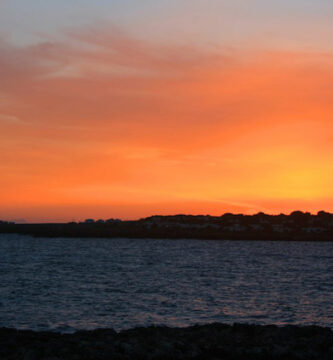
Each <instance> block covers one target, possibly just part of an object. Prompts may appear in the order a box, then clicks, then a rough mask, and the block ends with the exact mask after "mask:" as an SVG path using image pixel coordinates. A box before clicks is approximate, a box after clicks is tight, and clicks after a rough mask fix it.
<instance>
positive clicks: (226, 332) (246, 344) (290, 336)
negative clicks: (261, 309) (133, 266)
mask: <svg viewBox="0 0 333 360" xmlns="http://www.w3.org/2000/svg"><path fill="white" fill-rule="evenodd" d="M0 358H1V359H3V360H6V359H17V360H20V359H22V360H42V359H43V360H60V359H77V360H85V359H86V360H88V359H91V360H99V359H100V360H102V359H113V360H129V359H138V360H140V359H142V360H143V359H147V360H148V359H151V360H153V359H156V360H158V359H161V360H162V359H163V360H171V359H174V360H176V359H196V360H199V359H202V360H218V359H225V360H229V359H230V360H231V359H233V360H237V359H239V360H252V359H253V360H254V359H255V360H261V359H262V360H264V359H265V360H267V359H272V360H273V359H275V360H303V359H304V360H305V359H306V360H311V359H316V360H332V359H333V331H332V330H331V329H329V328H322V327H317V326H307V327H298V326H286V327H277V326H274V325H269V326H260V325H245V324H234V325H224V324H218V323H215V324H210V325H196V326H191V327H187V328H168V327H161V326H156V327H147V328H135V329H132V330H125V331H122V332H119V333H117V332H115V331H114V330H112V329H99V330H93V331H78V332H76V333H74V334H59V333H54V332H33V331H27V330H14V329H6V328H2V329H0Z"/></svg>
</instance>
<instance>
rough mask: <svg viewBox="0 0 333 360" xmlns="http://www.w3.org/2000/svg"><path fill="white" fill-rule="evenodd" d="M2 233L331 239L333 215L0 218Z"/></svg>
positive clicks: (39, 235) (92, 236)
mask: <svg viewBox="0 0 333 360" xmlns="http://www.w3.org/2000/svg"><path fill="white" fill-rule="evenodd" d="M0 233H17V234H22V235H31V236H37V237H70V238H73V237H77V238H135V239H202V240H248V241H251V240H256V241H258V240H262V241H265V240H266V241H275V240H276V241H333V214H331V213H328V212H325V211H319V212H318V213H317V214H316V215H313V214H310V213H303V212H301V211H294V212H292V213H291V214H290V215H284V214H280V215H267V214H264V213H258V214H255V215H243V214H229V213H227V214H224V215H222V216H219V217H218V216H209V215H171V216H159V215H156V216H151V217H148V218H144V219H139V220H133V221H122V220H119V219H108V220H97V221H95V220H93V219H87V220H85V221H84V222H79V223H76V222H70V223H50V224H47V223H44V224H15V223H10V222H5V221H0Z"/></svg>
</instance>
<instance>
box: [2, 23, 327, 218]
mask: <svg viewBox="0 0 333 360" xmlns="http://www.w3.org/2000/svg"><path fill="white" fill-rule="evenodd" d="M332 60H333V54H332V53H329V52H319V51H305V50H304V51H301V50H297V51H289V50H288V51H287V50H283V51H282V50H281V51H278V50H270V51H268V50H258V49H257V50H255V49H252V50H250V49H247V50H244V49H243V50H239V49H233V48H223V47H218V48H217V47H214V48H211V49H207V48H202V47H201V48H200V47H199V46H198V47H194V46H172V45H170V44H168V45H166V44H164V45H161V44H157V43H154V42H153V41H152V42H147V41H143V40H139V39H136V38H135V37H131V36H128V35H126V34H124V33H122V32H120V31H116V30H115V29H113V30H112V31H107V30H105V29H104V30H98V31H97V30H95V31H88V30H81V31H79V30H76V31H71V32H69V33H67V39H66V40H62V41H60V40H52V41H47V42H44V43H41V44H35V45H33V44H31V45H25V46H20V47H19V46H15V45H13V44H10V43H9V42H6V41H4V40H2V41H0V79H1V87H0V172H1V177H0V199H1V201H0V219H1V218H2V219H19V218H24V219H26V220H27V221H67V220H72V219H75V220H78V219H83V218H86V217H95V218H110V217H121V218H139V217H143V216H148V215H152V214H172V213H195V214H198V213H204V214H206V213H209V214H222V213H224V212H229V211H232V212H244V213H254V212H258V211H265V212H268V213H279V212H290V211H292V210H295V209H300V210H306V211H312V212H316V211H318V210H322V209H324V210H327V211H333V201H332V200H333V188H332V186H331V185H332V177H333V121H332V118H333V61H332Z"/></svg>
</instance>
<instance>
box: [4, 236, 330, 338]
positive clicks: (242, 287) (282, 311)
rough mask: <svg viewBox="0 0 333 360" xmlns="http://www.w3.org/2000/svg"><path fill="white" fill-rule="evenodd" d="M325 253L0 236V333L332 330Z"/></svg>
mask: <svg viewBox="0 0 333 360" xmlns="http://www.w3.org/2000/svg"><path fill="white" fill-rule="evenodd" d="M332 260H333V243H309V242H298V243H297V242H259V241H258V242H247V241H235V242H231V241H199V240H176V241H174V240H129V239H89V240H88V239H65V238H64V239H43V238H36V239H34V238H30V237H23V236H18V235H0V326H6V327H16V328H29V329H35V330H42V329H43V330H45V329H51V330H58V331H63V332H70V331H74V330H77V329H94V328H97V327H98V328H100V327H113V328H115V329H117V330H120V329H125V328H129V327H134V326H139V325H150V324H165V325H170V326H186V325H190V324H194V323H207V322H215V321H219V322H226V323H233V322H251V323H258V324H270V323H275V324H280V325H281V324H304V325H305V324H316V325H323V326H330V327H332V328H333V306H332V304H333V261H332Z"/></svg>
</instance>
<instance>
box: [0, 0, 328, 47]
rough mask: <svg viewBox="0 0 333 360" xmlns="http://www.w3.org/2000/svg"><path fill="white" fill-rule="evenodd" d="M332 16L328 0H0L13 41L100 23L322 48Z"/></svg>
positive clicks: (226, 41) (154, 33) (163, 33)
mask: <svg viewBox="0 0 333 360" xmlns="http://www.w3.org/2000/svg"><path fill="white" fill-rule="evenodd" d="M332 17H333V2H332V1H329V0H317V1H313V0H289V1H287V0H232V1H231V0H230V1H224V0H121V1H120V0H119V1H110V0H109V1H107V0H95V1H92V0H57V1H51V0H31V1H26V0H2V1H1V2H0V32H1V34H2V37H5V38H7V40H10V41H13V42H16V43H26V42H31V41H36V40H37V41H38V38H39V37H40V36H42V35H49V34H52V35H54V34H56V33H60V32H62V31H64V29H68V28H79V27H86V26H90V27H96V26H100V25H101V24H102V25H103V26H111V25H112V26H118V27H121V28H122V29H123V30H125V31H128V32H130V33H132V34H133V33H134V34H135V35H136V36H142V37H145V38H147V37H148V38H152V39H156V40H163V41H170V40H171V41H173V42H184V43H185V42H191V43H195V42H198V43H200V44H210V45H220V44H221V45H228V46H248V45H249V44H250V46H253V45H254V44H255V45H256V46H259V47H273V48H276V47H283V48H295V46H296V47H298V48H305V49H311V50H312V49H317V50H326V49H331V48H332V46H333V45H331V34H332V30H333V25H332Z"/></svg>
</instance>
